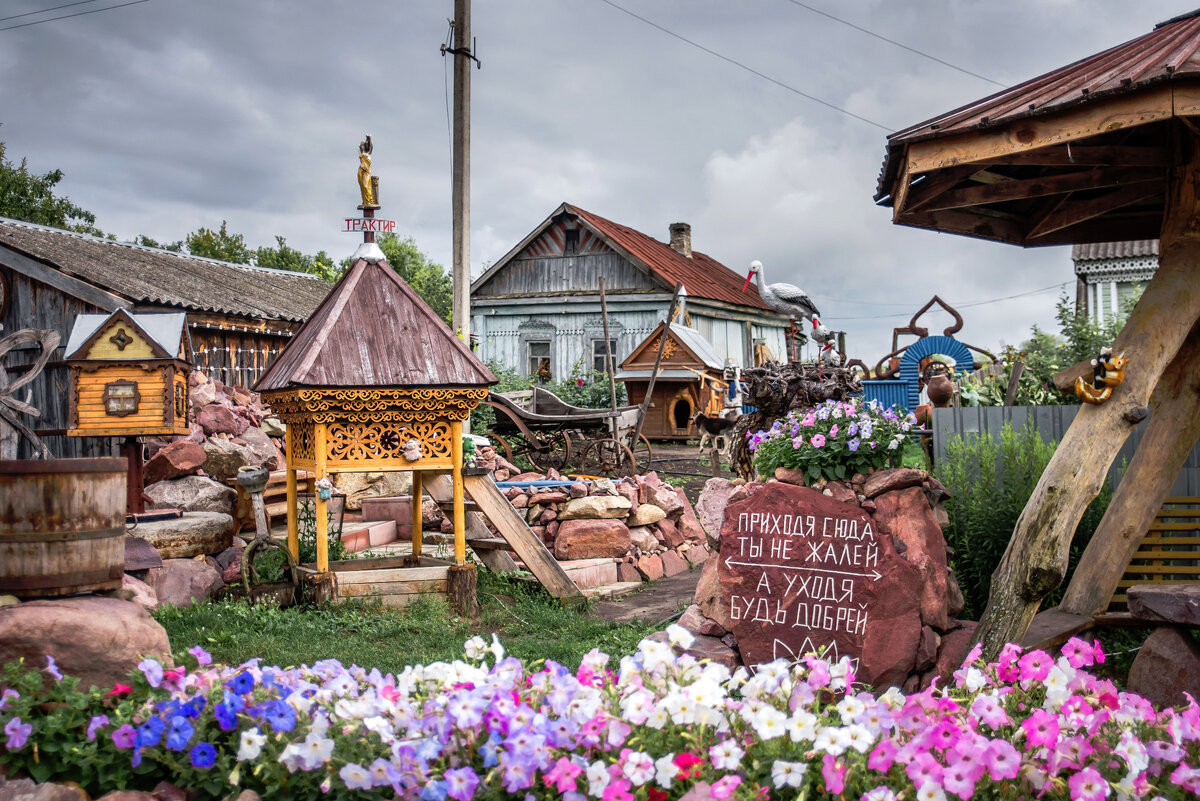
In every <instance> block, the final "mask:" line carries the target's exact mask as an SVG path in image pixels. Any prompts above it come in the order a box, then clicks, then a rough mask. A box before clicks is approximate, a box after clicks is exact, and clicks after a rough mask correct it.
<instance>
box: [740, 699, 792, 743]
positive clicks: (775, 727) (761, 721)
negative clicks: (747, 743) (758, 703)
mask: <svg viewBox="0 0 1200 801" xmlns="http://www.w3.org/2000/svg"><path fill="white" fill-rule="evenodd" d="M748 722H749V723H750V725H751V726H753V727H754V731H755V732H757V733H758V736H759V737H761V738H762V739H763V740H774V739H775V738H776V737H779V736H780V735H782V734H783V732H784V730H785V726H786V725H787V715H785V714H783V713H782V712H780V711H779V710H778V709H776V708H775V707H771V706H764V707H763V708H762V709H760V710H759V711H758V712H756V713H755V714H754V715H753V716H752V717H750V718H749V719H748Z"/></svg>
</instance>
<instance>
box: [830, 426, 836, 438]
mask: <svg viewBox="0 0 1200 801" xmlns="http://www.w3.org/2000/svg"><path fill="white" fill-rule="evenodd" d="M837 435H838V427H837V423H834V424H833V428H831V429H829V436H831V437H836V436H837Z"/></svg>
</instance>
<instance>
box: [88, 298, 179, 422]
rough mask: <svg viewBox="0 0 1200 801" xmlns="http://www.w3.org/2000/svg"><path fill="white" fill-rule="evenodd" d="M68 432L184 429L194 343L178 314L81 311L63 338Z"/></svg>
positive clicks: (120, 310)
mask: <svg viewBox="0 0 1200 801" xmlns="http://www.w3.org/2000/svg"><path fill="white" fill-rule="evenodd" d="M66 362H67V366H68V368H69V370H70V387H69V397H70V407H69V408H70V414H69V418H68V419H69V423H68V431H67V434H68V435H69V436H73V437H141V436H165V435H171V434H187V433H189V432H190V431H191V429H190V427H189V426H188V419H187V418H188V374H189V373H190V372H191V369H192V345H191V341H190V339H189V338H188V331H187V316H186V315H184V314H132V313H130V312H127V311H125V310H124V309H118V310H117V311H115V312H113V313H112V314H81V315H79V316H78V317H76V318H75V326H74V328H72V329H71V338H70V339H69V340H68V342H67V348H66Z"/></svg>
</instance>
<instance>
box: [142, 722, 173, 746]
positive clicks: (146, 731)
mask: <svg viewBox="0 0 1200 801" xmlns="http://www.w3.org/2000/svg"><path fill="white" fill-rule="evenodd" d="M165 728H167V724H166V723H164V722H163V719H162V718H150V719H149V720H147V721H146V722H145V723H143V724H142V725H141V726H138V728H137V739H136V740H135V741H134V744H135V745H137V747H138V748H139V749H140V748H148V747H151V746H155V745H158V741H159V740H160V739H162V733H163V730H164V729H165Z"/></svg>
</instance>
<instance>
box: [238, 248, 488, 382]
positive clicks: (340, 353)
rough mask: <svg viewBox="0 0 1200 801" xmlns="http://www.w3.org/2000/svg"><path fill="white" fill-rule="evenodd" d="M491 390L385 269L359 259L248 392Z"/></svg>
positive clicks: (477, 366) (480, 369)
mask: <svg viewBox="0 0 1200 801" xmlns="http://www.w3.org/2000/svg"><path fill="white" fill-rule="evenodd" d="M494 383H496V376H495V375H493V374H492V371H491V370H489V369H488V368H487V366H486V365H484V364H483V362H481V361H480V360H479V358H478V357H477V356H476V355H475V354H474V353H472V352H471V349H470V348H468V347H467V346H466V345H465V344H464V343H463V342H462V340H460V339H459V338H458V337H456V336H455V335H454V333H453V332H452V331H451V330H450V328H449V327H448V326H447V325H446V323H445V322H443V321H442V319H441V318H440V317H438V316H437V314H435V313H434V311H433V309H431V308H429V305H428V304H426V303H425V301H423V300H422V299H421V297H420V296H419V295H417V293H416V292H415V291H414V290H413V288H412V287H410V286H409V285H408V284H406V283H405V282H404V281H403V280H402V279H401V278H400V276H398V275H397V274H396V271H395V270H393V269H392V268H391V267H390V266H389V265H388V263H387V262H385V261H379V262H373V261H366V260H365V259H359V260H358V261H357V262H355V264H354V266H352V267H351V268H350V269H349V270H348V271H347V272H346V274H345V275H344V276H343V277H342V279H341V280H340V281H338V283H337V285H336V286H335V287H334V288H333V291H332V292H330V293H329V296H328V297H327V298H325V300H324V302H322V303H321V305H320V306H319V307H317V310H316V311H315V312H313V315H312V317H311V318H309V320H308V322H307V323H305V324H304V325H303V326H302V327H301V328H300V330H299V331H297V332H296V334H295V335H294V336H293V337H292V341H291V342H290V343H288V346H287V348H285V349H284V351H283V352H282V353H280V354H279V356H278V357H276V359H275V361H274V362H272V364H271V366H270V368H268V370H267V372H266V373H264V374H263V376H262V378H260V379H259V380H258V383H257V384H255V386H254V389H255V390H256V391H258V392H263V391H268V390H283V389H288V388H292V387H339V388H364V389H369V388H382V387H404V388H411V387H472V386H476V387H478V386H487V385H490V384H494Z"/></svg>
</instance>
